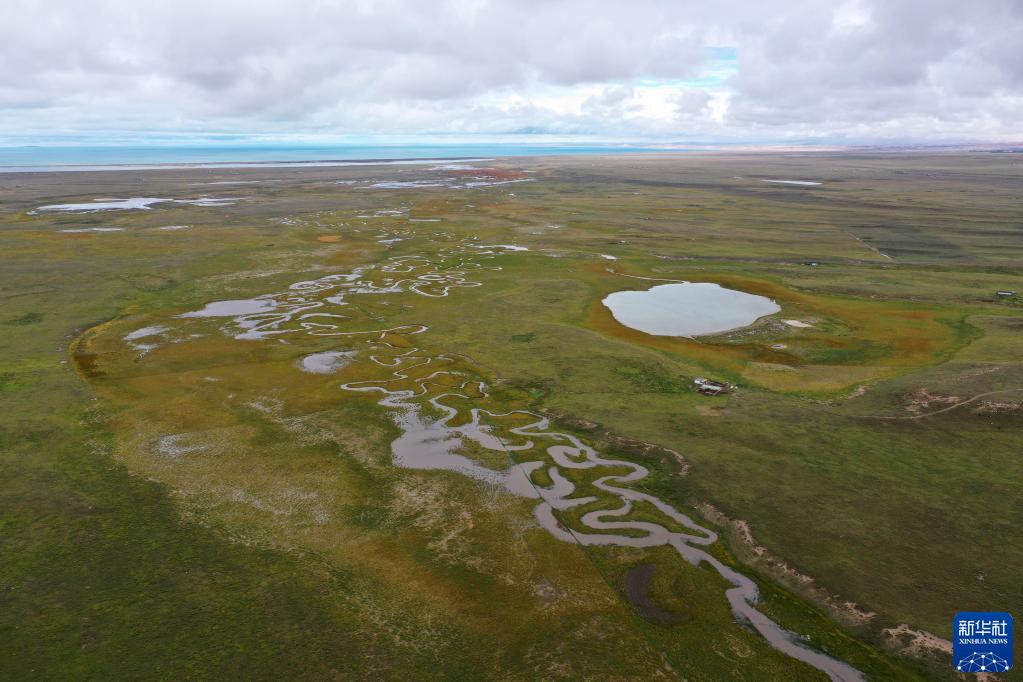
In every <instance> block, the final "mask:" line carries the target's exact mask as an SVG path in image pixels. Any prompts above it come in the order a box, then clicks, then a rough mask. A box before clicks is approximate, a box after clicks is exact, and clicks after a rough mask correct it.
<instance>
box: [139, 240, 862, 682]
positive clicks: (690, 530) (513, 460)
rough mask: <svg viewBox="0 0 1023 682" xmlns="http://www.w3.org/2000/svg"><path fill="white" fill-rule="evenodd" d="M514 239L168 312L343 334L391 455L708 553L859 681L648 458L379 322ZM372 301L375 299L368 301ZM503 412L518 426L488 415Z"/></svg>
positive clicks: (478, 270) (778, 637) (480, 265)
mask: <svg viewBox="0 0 1023 682" xmlns="http://www.w3.org/2000/svg"><path fill="white" fill-rule="evenodd" d="M392 236H397V235H392ZM406 236H407V238H409V239H411V238H413V237H414V235H411V234H406ZM433 238H434V239H436V238H437V237H436V235H433ZM520 250H521V247H515V246H514V245H483V244H481V243H479V241H478V240H473V239H467V240H461V241H458V242H456V243H455V244H453V245H452V246H450V247H447V248H443V249H441V250H440V251H439V252H438V256H437V257H434V258H430V257H426V256H398V257H392V258H388V259H386V260H385V261H383V264H382V265H380V266H379V267H377V268H370V267H359V268H356V269H354V270H353V271H352V272H350V273H348V274H343V275H328V276H326V277H322V278H319V279H315V280H309V281H303V282H297V283H295V284H293V285H291V286H290V287H289V288H288V289H287V290H285V291H282V292H278V293H274V294H267V295H264V296H260V297H257V298H255V299H252V300H251V301H250V302H244V301H230V302H212V303H209V304H207V306H206V307H205V308H204V309H203V310H202V311H197V312H193V313H185V314H183V315H179V316H178V318H177V319H179V320H184V322H182V323H181V324H195V322H193V319H194V318H199V317H207V316H210V317H219V316H221V314H222V316H223V317H227V318H230V319H229V321H228V322H227V323H226V325H225V326H224V327H223V330H224V332H225V333H227V334H230V335H232V336H234V337H235V338H238V339H249V340H255V339H263V340H266V339H272V338H278V339H280V338H282V335H286V334H307V335H311V336H333V337H339V341H341V340H342V339H347V340H348V341H350V342H351V343H350V344H349V345H348V346H346V347H340V348H337V349H336V350H335V351H332V354H331V357H334V354H336V355H337V356H339V357H340V356H343V357H344V358H345V360H346V361H352V359H353V358H356V357H358V356H363V357H366V358H368V360H370V361H371V362H372V363H373V365H375V366H377V367H383V368H387V369H388V370H390V373H389V375H388V376H386V377H385V378H383V379H373V380H363V381H348V382H346V383H343V384H342V385H341V388H342V389H343V390H347V391H359V392H367V393H372V394H379V396H380V397H379V404H380V405H382V406H384V407H386V408H388V410H389V413H390V415H391V417H392V419H393V420H394V422H395V423H396V424H397V425H398V426H399V427H400V429H401V431H402V434H401V435H400V436H399V437H398V438H397V439H396V440H395V441H394V442H393V443H392V444H391V452H392V460H393V462H394V464H395V465H397V466H401V467H407V468H413V469H422V470H446V471H455V472H458V473H460V474H462V475H465V476H467V477H469V478H472V479H474V480H476V481H479V482H480V483H482V484H484V485H489V486H496V487H500V488H501V489H503V490H505V491H507V492H508V493H510V494H512V495H516V496H519V497H523V498H527V499H534V500H537V504H536V506H535V507H534V508H533V515H534V516H535V518H536V521H537V523H539V525H540V526H542V527H543V528H544V529H546V530H547V532H549V533H550V534H551V535H553V536H554V537H555V538H557V539H559V540H562V541H564V542H571V543H575V544H578V545H581V546H597V545H604V546H608V545H612V546H628V547H654V546H661V545H670V546H671V547H673V548H674V549H675V551H676V552H678V554H679V556H680V557H681V558H682V559H684V560H685V561H687V562H689V563H690V564H692V565H694V566H699V565H701V564H706V565H708V566H709V567H711V568H712V569H713V570H715V571H716V572H717V573H718V574H719V575H721V576H722V577H723V578H724V579H725V580H727V581H728V582H729V583H730V584H731V585H732V587H731V588H729V589H728V590H727V591H726V593H725V594H726V597H727V599H728V602H729V604H730V605H731V607H732V610H733V611H734V613H735V614H736V616H737V617H738V618H739V619H741V620H744V621H747V622H748V623H749V624H751V625H752V626H753V627H754V628H755V629H756V630H757V631H758V632H759V633H760V634H761V635H762V636H763V637H764V639H766V640H767V642H768V643H769V644H770V645H771V646H773V647H774V648H775V649H777V650H778V651H781V652H783V653H785V654H787V655H789V656H791V657H793V658H796V659H798V660H800V661H804V662H805V663H808V664H809V665H811V666H813V667H815V668H817V669H818V670H821V671H823V672H824V673H826V674H827V675H829V676H830V677H831V679H833V680H839V681H843V682H844V681H848V680H862V679H863V676H862V675H861V674H860V673H859V672H858V671H857V670H856V669H854V668H853V667H851V666H849V665H848V664H846V663H844V662H842V661H839V660H837V659H835V658H832V657H830V656H828V655H826V654H823V653H820V652H818V651H814V650H812V649H809V648H807V647H806V646H804V645H802V644H801V643H800V642H799V641H798V638H797V636H796V635H794V634H793V633H791V632H789V631H787V630H784V629H783V628H782V627H781V626H779V625H778V624H777V623H775V622H774V621H772V620H771V619H769V618H768V617H767V616H765V615H764V614H763V613H761V612H760V611H758V610H757V608H756V604H757V600H758V591H757V587H756V584H755V583H754V582H753V581H752V580H751V579H750V578H748V577H746V576H745V575H743V574H741V573H739V572H737V571H735V570H733V569H731V568H729V567H728V566H725V565H724V564H722V563H721V562H720V561H719V560H718V559H716V558H714V557H713V556H712V555H711V554H709V553H708V552H707V551H705V550H704V549H703V548H704V547H707V546H708V545H710V544H712V543H714V542H716V541H717V539H718V538H717V535H716V534H715V533H714V532H713V531H711V530H709V529H707V528H704V527H702V526H700V525H699V524H697V523H696V522H695V521H693V519H691V518H690V517H689V516H688V515H686V514H684V513H682V512H680V511H678V510H677V509H675V508H674V507H673V506H672V505H670V504H668V503H666V502H664V501H663V500H661V499H660V498H657V497H655V496H653V495H649V494H647V493H644V492H641V491H638V490H635V489H633V488H631V487H629V485H630V484H632V483H635V482H637V481H640V480H642V479H643V478H645V477H646V476H647V475H648V474H649V471H648V470H647V469H646V467H644V466H642V465H640V464H636V463H634V462H629V461H624V460H616V459H609V458H606V457H603V456H602V455H601V454H600V453H599V452H598V451H597V450H595V449H594V448H593V447H591V446H589V445H587V444H586V443H584V442H583V441H582V440H580V439H579V438H577V437H576V436H574V435H571V434H567V433H561V432H558V431H555V430H552V429H551V424H550V421H549V420H548V419H547V417H545V416H543V415H540V414H536V413H533V412H529V411H525V410H513V411H510V412H503V413H502V412H492V411H489V410H487V409H485V408H484V407H483V405H485V401H486V400H487V399H488V397H489V396H488V394H487V386H486V384H485V383H484V381H483V380H482V379H481V377H480V373H479V372H478V371H477V370H476V369H474V368H473V366H472V363H471V362H469V361H467V359H466V358H464V357H461V356H458V355H456V354H439V355H430V354H429V353H426V352H424V351H423V350H421V349H420V348H419V347H417V346H416V345H415V344H414V341H415V338H416V337H417V336H418V335H420V334H423V333H425V332H427V331H428V328H427V327H426V326H425V325H422V324H412V323H407V322H406V323H401V324H389V323H388V322H386V318H388V317H391V316H393V315H394V314H395V313H399V314H400V313H402V312H403V311H402V308H401V306H399V305H393V304H391V303H390V302H388V301H387V300H386V298H387V295H388V294H399V293H400V294H408V293H413V294H417V295H421V296H426V297H433V298H437V297H445V296H448V295H449V294H450V293H451V292H453V291H454V290H456V289H458V288H463V287H478V286H482V282H480V281H478V278H476V276H477V275H479V274H482V273H483V272H485V271H487V270H498V269H500V268H499V267H497V266H495V265H493V264H492V263H485V262H484V261H491V260H492V259H494V258H496V257H497V256H498V255H499V254H504V253H511V252H516V251H520ZM370 302H377V303H378V305H376V306H375V307H374V306H373V305H371V304H370ZM153 328H154V327H150V328H149V329H153ZM158 329H161V330H162V329H165V328H164V327H159V328H158ZM142 331H143V330H139V332H138V333H142ZM147 333H148V332H147ZM131 336H132V335H131V334H129V337H131ZM352 344H356V345H355V346H354V347H353V345H352ZM318 355H320V356H325V355H326V354H323V353H320V354H318ZM310 357H312V356H310ZM320 359H321V358H317V360H315V361H312V366H313V367H314V370H313V371H315V368H318V367H319V366H320V365H319V364H317V362H319V360H320ZM300 364H301V363H300ZM353 364H354V363H353ZM346 371H348V370H347V369H346ZM454 405H462V406H463V407H461V408H460V407H455V406H454ZM464 405H470V407H464ZM485 422H487V423H485ZM507 422H513V423H518V424H520V425H518V426H512V425H510V424H506V425H505V426H503V427H501V428H498V427H496V426H495V424H498V425H499V424H505V423H507ZM522 422H525V423H524V424H522ZM502 434H503V435H502ZM470 443H472V444H474V445H475V446H478V447H481V448H483V449H484V450H486V451H492V452H495V453H501V454H502V455H503V456H505V457H506V458H507V460H508V463H509V466H508V467H507V468H504V469H497V468H490V467H487V466H484V465H482V464H480V463H479V462H476V461H474V460H472V459H470V458H469V457H467V456H465V455H464V454H461V452H462V451H464V448H465V446H466V445H467V444H470ZM523 460H525V461H523ZM540 469H545V471H546V474H547V477H548V478H549V480H550V482H551V485H549V486H546V487H545V486H540V485H537V484H536V483H535V482H534V481H533V474H534V472H536V471H538V470H540ZM581 469H597V470H599V469H607V470H608V471H609V473H607V474H606V475H603V476H600V477H598V478H596V479H595V480H594V481H593V482H592V484H591V485H592V486H593V488H595V489H596V490H599V491H600V492H602V493H604V495H602V496H600V497H597V496H594V495H581V494H578V493H577V490H576V485H575V484H574V483H573V482H572V481H571V480H569V478H568V477H567V476H566V475H565V473H563V472H567V471H570V470H581ZM623 470H624V473H621V472H622V471H623ZM595 502H603V503H605V504H606V505H607V506H606V507H605V508H601V509H597V510H594V511H588V512H586V513H585V514H583V515H582V516H581V517H579V522H578V526H577V527H574V528H571V527H568V526H566V525H565V520H564V519H559V518H558V515H557V512H558V511H561V510H566V509H570V508H573V507H578V506H580V505H585V504H592V503H595ZM637 502H643V503H648V504H650V505H652V506H653V507H655V508H656V509H657V510H659V511H660V512H661V513H662V514H663V515H664V516H665V517H666V518H667V519H670V520H671V521H672V522H673V523H674V524H677V526H679V527H681V528H683V529H684V530H683V531H677V532H676V531H671V530H669V529H668V528H666V527H664V526H662V525H660V524H657V523H652V522H649V521H638V520H631V519H629V518H628V516H629V515H630V512H631V511H632V509H633V505H634V504H635V503H637Z"/></svg>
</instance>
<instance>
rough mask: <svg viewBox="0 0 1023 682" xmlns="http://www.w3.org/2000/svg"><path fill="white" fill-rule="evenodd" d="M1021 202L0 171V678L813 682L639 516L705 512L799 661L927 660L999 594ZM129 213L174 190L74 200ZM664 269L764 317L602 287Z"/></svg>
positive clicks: (772, 187)
mask: <svg viewBox="0 0 1023 682" xmlns="http://www.w3.org/2000/svg"><path fill="white" fill-rule="evenodd" d="M772 180H773V181H777V180H788V181H792V180H795V181H798V182H801V183H819V184H792V183H790V182H782V183H779V182H770V181H772ZM1021 187H1023V160H1021V159H1020V158H1019V155H1014V154H992V153H985V154H982V153H978V154H967V153H929V154H923V153H919V154H910V153H877V154H868V153H851V152H850V153H814V154H781V153H773V154H748V155H742V154H727V155H726V154H685V155H684V154H677V155H661V154H647V155H621V156H599V157H598V156H577V157H536V158H519V159H499V160H492V161H483V162H479V161H474V162H465V163H458V162H452V161H445V162H438V163H436V164H419V165H413V164H399V165H387V164H359V165H354V166H339V167H319V168H261V167H256V166H254V167H252V168H243V169H202V168H180V169H170V170H150V171H116V172H77V173H17V174H6V175H3V176H0V240H2V241H0V243H2V245H3V249H2V250H0V401H2V403H3V410H2V412H0V444H2V448H0V458H2V460H0V477H2V482H0V557H2V561H0V633H2V635H3V636H2V638H0V677H3V678H5V679H33V678H67V677H76V678H86V679H101V678H102V679H111V678H133V679H151V678H160V679H167V678H181V677H193V678H198V679H213V678H223V677H225V676H231V677H245V678H256V679H271V678H280V677H287V678H315V679H323V678H342V679H504V680H509V679H523V680H526V679H529V680H532V679H583V678H586V679H680V678H681V679H694V680H700V679H704V680H716V679H748V680H763V679H826V675H825V673H824V672H822V671H821V670H820V669H817V668H815V667H813V666H811V665H808V664H806V663H804V662H801V661H799V660H796V659H795V658H793V657H792V656H790V655H787V654H786V653H784V652H782V651H779V650H777V649H776V648H775V647H773V646H771V645H770V644H769V643H768V640H766V639H765V638H764V636H762V633H761V632H760V631H759V630H758V629H757V628H756V627H752V626H751V624H750V623H749V622H748V620H747V619H744V618H737V617H736V614H735V613H734V612H733V609H732V608H731V607H730V605H729V601H728V599H727V597H726V590H729V589H730V588H731V587H732V585H731V584H729V581H728V580H727V579H726V578H725V577H724V574H723V573H721V572H720V571H717V570H712V569H711V568H710V565H711V562H710V561H702V562H700V561H687V560H686V557H685V556H684V554H683V552H684V551H689V550H685V549H683V550H679V549H678V548H677V547H675V546H674V545H673V544H671V542H668V541H664V542H661V541H657V542H655V541H653V540H650V541H647V540H644V538H652V537H655V533H654V531H653V530H652V529H660V530H659V531H657V532H658V533H659V532H661V531H663V532H664V533H665V534H666V535H665V537H668V536H671V537H672V538H676V541H677V538H678V537H686V534H687V533H696V535H698V536H700V535H701V533H700V532H697V531H696V529H703V530H705V531H709V532H710V533H711V535H707V534H706V533H704V534H703V535H702V536H701V537H703V538H711V537H712V536H716V538H717V539H716V541H710V542H707V543H706V544H700V541H691V542H690V544H689V545H686V547H690V546H692V547H696V545H699V551H701V552H705V553H706V555H707V556H708V557H710V559H712V560H713V561H714V562H718V563H719V564H720V565H721V566H722V567H724V568H725V569H728V570H736V571H738V572H739V573H741V574H742V575H744V576H746V577H747V578H748V579H749V580H752V581H753V583H755V585H756V587H757V589H758V591H759V599H758V601H757V603H756V609H757V611H758V612H759V613H762V614H764V615H766V616H767V617H768V618H770V619H771V620H772V621H773V622H774V623H776V624H777V625H778V626H779V627H780V628H782V629H783V630H785V631H788V632H790V633H796V634H795V635H793V636H792V639H793V640H794V641H797V642H798V645H799V646H800V647H802V648H803V649H805V650H807V651H814V652H820V653H826V654H827V655H828V656H829V657H832V658H833V659H835V660H839V661H843V662H844V663H845V664H848V665H849V666H852V667H853V668H855V669H857V670H858V671H860V672H861V673H862V674H863V675H864V676H866V677H867V678H868V679H948V678H951V672H950V667H949V665H950V659H951V656H950V651H946V649H945V645H946V644H947V643H946V642H945V641H944V640H947V639H948V638H949V637H950V635H951V622H952V616H953V614H954V613H955V612H956V611H959V610H978V611H981V610H999V611H1000V610H1007V611H1010V612H1011V611H1016V612H1017V613H1019V612H1020V611H1021V609H1020V607H1021V606H1023V580H1021V578H1023V569H1021V567H1023V504H1021V502H1020V500H1021V499H1023V498H1021V496H1020V494H1019V491H1020V489H1021V485H1023V467H1021V465H1020V453H1021V452H1023V429H1021V426H1023V299H1021V298H1020V297H1019V296H1018V295H999V293H998V292H1006V293H1008V292H1023V193H1021V190H1020V188H1021ZM129 198H149V199H154V200H156V199H161V200H163V201H153V202H150V203H149V204H145V205H146V206H147V207H146V208H139V207H138V205H139V204H138V202H135V203H134V204H132V205H133V206H135V207H134V208H128V209H125V210H109V209H108V210H89V209H90V207H89V206H88V204H90V203H92V202H93V201H94V200H97V199H102V200H103V201H104V202H106V203H111V202H114V203H116V201H119V200H122V199H129ZM169 199H174V200H177V201H173V202H171V201H167V200H169ZM143 203H144V202H143ZM69 204H70V205H72V206H70V207H68V206H67V205H69ZM74 204H80V206H78V207H77V208H76V207H75V206H73V205H74ZM47 206H58V207H63V208H49V209H46V208H43V207H47ZM94 208H95V207H94ZM683 281H686V282H706V283H714V284H718V285H721V286H723V287H726V288H729V289H733V290H737V291H742V292H746V293H749V294H756V295H760V296H764V297H767V298H770V299H772V300H773V301H774V302H775V303H776V304H777V305H778V306H780V308H781V310H780V312H778V313H776V314H773V315H769V316H766V317H763V318H760V319H759V320H757V321H756V322H755V323H753V324H752V325H750V326H747V327H743V328H740V329H735V330H731V331H725V332H722V333H720V334H717V335H712V336H701V337H698V338H695V339H693V338H684V337H674V336H653V335H649V334H645V333H643V332H640V331H637V330H633V329H629V328H627V327H625V326H623V325H621V324H620V323H619V322H617V321H616V320H615V318H614V317H613V316H612V315H611V313H610V311H609V310H608V308H607V307H606V306H605V305H604V304H603V303H602V301H603V299H604V298H605V297H606V296H608V295H609V294H611V293H613V292H617V291H623V290H645V289H649V288H650V287H651V286H655V285H658V284H663V283H666V282H683ZM697 377H709V378H712V379H714V380H717V381H721V382H726V383H728V384H731V385H734V386H735V389H734V390H733V391H731V392H730V393H728V394H726V395H719V396H706V395H701V394H700V393H698V392H697V391H696V390H695V387H694V383H693V379H695V378H697ZM566 444H568V445H566ZM549 446H550V447H549ZM558 448H568V450H564V449H563V450H558ZM572 448H574V449H572ZM587 452H589V453H591V454H589V455H586V453H587ZM593 453H599V455H597V454H593ZM587 457H588V459H587ZM600 458H603V459H600ZM598 460H599V461H598ZM537 462H540V464H537ZM553 464H557V466H553ZM630 472H633V473H635V472H643V475H639V474H636V475H635V477H634V478H629V476H630V475H631V474H630ZM608 476H610V477H611V478H612V479H613V478H615V477H618V478H617V480H618V483H615V484H614V486H620V487H624V488H627V492H625V493H622V492H621V491H620V490H619V489H618V488H615V487H614V486H611V485H609V484H608V481H609V480H610V479H607V478H606V477H608ZM623 479H628V480H624V481H623ZM523 483H524V484H525V485H524V486H523V485H521V484H523ZM559 486H561V488H559ZM566 486H570V487H571V489H572V495H571V496H565V495H560V494H559V495H554V494H553V493H551V492H550V491H552V490H559V489H564V488H565V487H566ZM616 491H617V492H616ZM628 491H634V492H628ZM661 505H667V506H668V507H670V508H671V509H674V510H677V511H678V512H681V513H682V514H683V516H681V517H679V516H674V515H673V514H672V513H671V512H666V511H665V508H664V507H663V506H661ZM545 520H546V523H545ZM689 523H691V525H687V524H689ZM616 524H617V525H616ZM598 535H604V536H606V537H605V539H607V538H610V537H612V536H614V537H618V538H620V540H619V541H616V542H611V541H610V540H609V541H608V542H606V543H605V542H603V541H602V540H600V539H595V538H594V537H593V536H598ZM658 537H659V536H658ZM694 543H695V544H694ZM683 544H684V543H683ZM1003 677H1004V678H1005V679H1015V676H1014V674H1012V673H1010V674H1007V675H1005V676H1003Z"/></svg>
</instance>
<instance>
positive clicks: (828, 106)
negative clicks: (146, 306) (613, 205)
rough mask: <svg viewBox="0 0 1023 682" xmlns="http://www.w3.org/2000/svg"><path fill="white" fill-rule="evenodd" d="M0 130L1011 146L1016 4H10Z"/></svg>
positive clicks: (1, 28) (280, 137) (1020, 97)
mask: <svg viewBox="0 0 1023 682" xmlns="http://www.w3.org/2000/svg"><path fill="white" fill-rule="evenodd" d="M2 14H3V19H2V21H0V144H8V145H10V144H30V143H53V142H69V141H70V142H82V141H85V142H90V141H92V142H119V141H120V142H123V141H136V142H137V141H171V142H173V141H182V140H215V139H216V140H228V141H231V140H258V141H270V142H300V143H301V142H313V143H315V142H324V141H349V142H350V141H354V140H358V139H363V138H366V137H373V138H380V139H402V140H409V139H415V138H417V136H445V137H450V138H452V139H455V138H457V139H468V140H472V139H483V138H486V137H491V138H492V137H494V136H497V137H500V136H515V135H524V134H530V135H552V136H566V137H573V136H582V137H586V138H589V139H608V140H610V139H653V140H673V141H705V142H726V143H772V142H773V143H791V142H805V141H809V142H818V143H865V144H872V143H910V142H917V143H928V142H960V141H966V142H971V141H991V142H1020V141H1023V0H956V1H954V2H953V1H946V0H839V1H835V2H826V1H824V0H731V1H730V2H722V1H720V0H713V1H712V0H707V1H702V0H627V1H626V0H615V1H605V0H306V1H303V0H147V1H145V2H140V1H139V0H45V1H42V0H3V12H2Z"/></svg>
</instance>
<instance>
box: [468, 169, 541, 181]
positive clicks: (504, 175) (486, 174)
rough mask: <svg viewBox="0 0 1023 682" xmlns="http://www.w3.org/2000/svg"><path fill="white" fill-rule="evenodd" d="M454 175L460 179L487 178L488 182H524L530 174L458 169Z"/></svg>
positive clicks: (515, 171) (510, 171) (495, 170)
mask: <svg viewBox="0 0 1023 682" xmlns="http://www.w3.org/2000/svg"><path fill="white" fill-rule="evenodd" d="M451 174H452V175H455V176H459V177H472V178H485V179H487V180H524V179H526V178H528V177H529V174H528V173H523V172H522V171H517V170H507V169H505V168H464V169H463V168H458V169H454V170H452V171H451Z"/></svg>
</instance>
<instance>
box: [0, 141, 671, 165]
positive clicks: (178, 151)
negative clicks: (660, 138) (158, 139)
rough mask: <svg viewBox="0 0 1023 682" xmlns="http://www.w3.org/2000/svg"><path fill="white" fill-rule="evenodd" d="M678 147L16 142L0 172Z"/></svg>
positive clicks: (1, 157)
mask: <svg viewBox="0 0 1023 682" xmlns="http://www.w3.org/2000/svg"><path fill="white" fill-rule="evenodd" d="M668 151H671V152H684V151H689V150H687V149H684V148H681V147H676V146H674V145H663V146H656V145H628V144H577V145H573V144H557V145H555V144H550V145H548V144H513V143H490V144H486V143H480V144H432V145H427V144H415V145H345V146H301V145H251V146H243V145H223V146H176V145H174V146H171V145H166V146H94V147H86V146H21V147H0V172H32V171H35V172H42V171H56V170H118V169H119V168H121V167H124V166H127V167H129V168H130V169H133V170H141V169H145V168H165V167H175V166H186V167H189V166H201V167H213V168H234V167H247V166H250V165H259V166H277V165H284V166H291V165H336V164H337V163H338V162H352V161H371V160H402V159H406V160H407V159H461V158H495V157H507V156H549V155H561V154H622V153H637V152H668Z"/></svg>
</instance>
